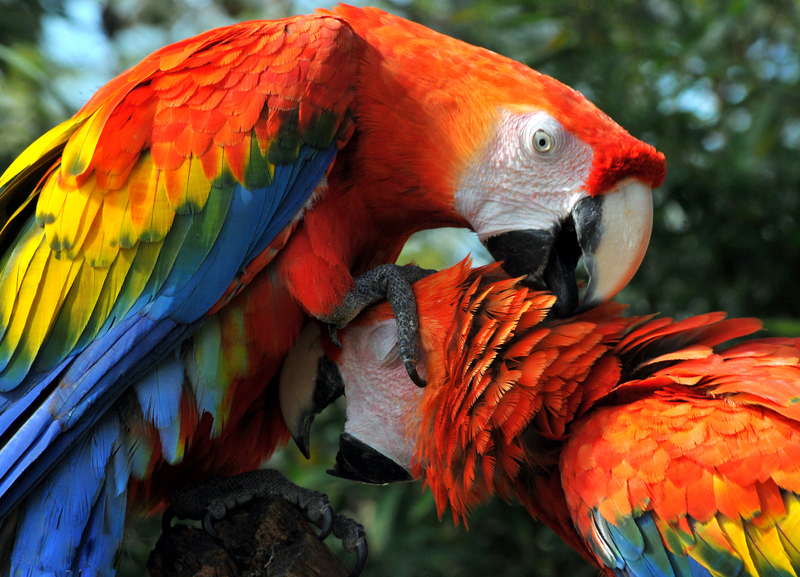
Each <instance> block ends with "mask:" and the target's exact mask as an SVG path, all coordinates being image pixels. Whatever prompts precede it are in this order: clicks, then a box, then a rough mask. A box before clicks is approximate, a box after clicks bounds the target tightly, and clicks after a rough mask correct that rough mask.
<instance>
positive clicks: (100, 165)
mask: <svg viewBox="0 0 800 577" xmlns="http://www.w3.org/2000/svg"><path fill="white" fill-rule="evenodd" d="M664 173H665V164H664V158H663V155H661V154H659V153H658V152H656V151H655V149H653V147H651V146H649V145H647V144H644V143H642V142H640V141H639V140H637V139H635V138H633V137H631V136H630V135H629V134H628V133H627V132H625V131H624V130H623V129H622V128H620V127H619V126H618V125H617V124H615V123H614V122H613V121H612V120H611V119H609V118H608V117H607V116H605V115H604V114H603V113H602V112H600V111H599V110H597V109H596V108H595V107H594V106H593V105H592V104H591V103H589V102H588V101H587V100H586V99H585V98H584V97H582V96H581V95H580V94H579V93H577V92H575V91H574V90H572V89H570V88H568V87H566V86H564V85H562V84H560V83H559V82H557V81H555V80H553V79H551V78H549V77H547V76H544V75H541V74H538V73H537V72H535V71H533V70H530V69H529V68H527V67H525V66H523V65H521V64H518V63H516V62H513V61H511V60H508V59H506V58H503V57H501V56H498V55H496V54H494V53H491V52H489V51H486V50H483V49H480V48H476V47H473V46H469V45H467V44H464V43H462V42H459V41H456V40H454V39H451V38H448V37H446V36H443V35H441V34H437V33H435V32H433V31H431V30H428V29H426V28H424V27H422V26H419V25H417V24H414V23H412V22H408V21H406V20H403V19H401V18H397V17H394V16H391V15H389V14H386V13H384V12H381V11H379V10H373V9H359V8H352V7H340V8H337V9H336V10H334V11H321V12H319V13H317V14H315V15H312V16H298V17H294V18H288V19H284V20H278V21H255V22H244V23H241V24H236V25H233V26H228V27H224V28H219V29H217V30H211V31H209V32H206V33H204V34H201V35H199V36H197V37H194V38H189V39H186V40H184V41H181V42H179V43H177V44H173V45H171V46H168V47H165V48H163V49H161V50H159V51H157V52H155V53H154V54H152V55H150V56H149V57H147V58H146V59H145V60H143V61H142V62H141V63H139V64H137V65H136V66H134V67H133V68H131V69H130V70H128V71H126V72H124V73H122V74H121V75H119V76H118V77H117V78H115V79H114V80H112V81H111V82H109V83H108V84H107V85H105V86H104V87H102V88H101V89H100V90H99V91H98V92H97V93H96V94H95V95H94V96H93V97H92V98H91V100H90V101H89V102H88V103H87V104H86V106H84V107H83V109H81V110H80V111H79V112H78V113H77V114H76V115H75V116H74V117H73V118H71V119H69V120H67V121H66V122H64V123H63V124H61V125H59V126H57V127H56V128H54V129H53V130H51V131H50V132H48V133H47V134H45V135H44V136H43V137H41V138H40V139H39V140H37V141H36V142H35V143H34V144H33V145H31V147H29V148H28V149H27V150H26V151H25V152H24V153H23V154H22V155H21V156H20V157H19V158H18V159H17V160H16V161H15V162H14V163H13V164H12V165H11V166H10V167H9V168H8V169H7V170H6V171H5V173H4V174H3V175H2V177H0V215H2V216H0V218H2V220H0V225H2V229H1V230H0V270H1V271H2V276H0V523H2V530H0V541H2V542H1V543H0V556H2V557H3V562H4V563H5V564H6V566H10V567H13V568H14V569H15V570H18V571H19V572H20V573H21V574H23V575H39V574H50V573H52V572H55V573H58V574H63V573H64V572H65V571H70V570H71V571H80V572H81V574H82V575H91V574H94V573H100V574H102V573H106V574H108V573H112V572H113V567H114V561H115V559H116V558H117V556H118V552H119V547H120V541H121V537H122V531H123V525H124V518H125V514H126V511H127V510H128V509H130V508H142V509H147V510H150V511H157V510H160V509H162V508H163V507H164V506H165V505H166V504H167V502H168V494H169V491H170V489H171V488H172V487H174V486H175V485H180V484H185V483H188V482H191V481H193V480H196V479H199V478H202V477H204V476H206V475H212V474H226V475H230V474H235V473H239V472H242V471H246V470H250V469H253V468H255V467H257V466H258V465H259V464H260V463H261V462H262V461H263V460H264V459H265V458H266V457H267V456H268V455H269V454H270V453H271V452H272V451H273V450H274V449H275V447H276V446H277V445H278V444H279V443H280V442H281V441H282V440H284V439H285V438H287V433H286V428H285V425H284V423H283V421H282V420H281V416H280V413H279V411H278V409H277V404H276V402H275V397H276V395H277V393H276V392H275V390H274V387H273V388H270V387H268V384H269V383H270V382H271V380H272V377H273V376H274V374H275V372H276V370H277V368H278V367H279V365H280V363H281V361H282V359H283V357H284V355H285V354H286V352H287V351H288V350H289V349H290V348H291V346H292V344H293V342H294V341H295V339H296V337H297V335H298V333H299V331H300V327H301V325H302V323H303V320H304V318H305V317H307V316H311V317H315V318H317V319H321V320H323V321H325V322H329V323H332V324H334V325H344V324H346V323H347V321H348V320H350V319H351V318H352V317H353V316H354V315H355V314H357V313H358V311H359V310H360V309H361V308H363V306H365V304H368V303H369V302H373V301H375V300H377V299H379V298H382V297H383V295H385V294H386V293H387V292H388V293H389V294H390V295H391V294H394V293H395V292H397V290H399V292H400V293H402V292H403V291H402V288H403V286H406V287H407V283H406V284H405V285H403V282H405V279H403V278H401V277H402V274H400V273H398V272H397V270H396V269H392V268H388V269H387V268H383V269H380V270H378V269H377V268H376V267H378V265H383V264H385V263H391V262H393V261H394V260H395V258H396V257H397V255H398V253H399V251H400V249H401V248H402V246H403V244H404V242H405V240H406V239H407V238H408V237H409V235H411V234H412V233H414V232H416V231H418V230H421V229H424V228H430V227H437V226H466V227H470V228H472V229H473V230H475V231H476V232H477V233H478V235H479V236H480V238H481V239H482V240H484V241H485V242H486V244H487V246H488V247H489V249H490V250H491V251H492V252H493V253H494V254H495V255H496V256H497V257H498V258H500V259H502V260H504V261H505V263H506V264H505V266H506V267H507V268H508V269H509V270H510V271H511V272H512V273H513V274H526V275H529V277H530V281H531V282H532V283H535V284H538V285H539V286H550V287H551V288H553V290H558V291H560V294H561V295H562V298H561V300H560V303H561V304H562V305H563V307H564V310H565V311H569V310H571V309H574V308H575V306H576V305H577V290H575V283H574V280H570V278H571V272H572V269H573V268H574V264H575V261H576V260H577V258H578V256H579V255H580V254H581V252H582V253H583V254H584V256H585V257H586V262H587V266H588V268H589V270H590V272H591V280H590V288H589V295H588V296H587V297H586V298H585V299H584V306H591V305H593V304H596V303H597V302H600V301H603V300H605V299H607V298H610V296H611V295H613V294H614V293H615V292H617V291H618V290H619V289H620V288H621V286H623V285H624V284H625V283H626V282H627V281H628V280H629V279H630V277H631V276H632V274H633V273H634V271H635V270H636V268H637V267H638V265H639V262H640V261H641V258H642V255H643V254H644V250H645V248H646V245H647V241H648V239H649V233H650V225H651V220H652V203H651V194H650V190H651V188H653V187H656V186H658V185H659V184H660V183H661V181H662V180H663V178H664ZM368 271H369V272H368ZM376 271H377V272H376ZM362 273H367V274H366V275H365V276H359V275H362ZM396 286H399V287H400V289H397V290H395V289H396ZM401 300H402V299H401ZM402 302H405V304H406V305H408V306H409V307H410V306H411V305H410V304H409V303H408V302H407V300H406V301H402ZM409 310H410V312H409V313H408V314H407V318H408V322H405V323H404V324H403V327H401V329H402V330H403V331H405V332H404V334H405V335H406V337H407V338H406V340H405V341H404V342H405V343H406V347H405V348H404V351H403V353H402V354H403V356H404V360H405V362H406V364H407V366H408V367H409V374H410V375H412V376H414V365H415V363H416V358H415V351H416V346H415V345H414V343H413V338H414V336H415V334H416V333H415V329H414V327H415V324H414V314H413V308H411V309H409Z"/></svg>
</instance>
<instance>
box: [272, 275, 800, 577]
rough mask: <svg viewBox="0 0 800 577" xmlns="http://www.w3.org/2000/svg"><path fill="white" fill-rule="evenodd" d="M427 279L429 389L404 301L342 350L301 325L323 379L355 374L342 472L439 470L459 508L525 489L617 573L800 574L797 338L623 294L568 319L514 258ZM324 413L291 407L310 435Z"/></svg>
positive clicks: (548, 517)
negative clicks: (408, 364) (522, 276)
mask: <svg viewBox="0 0 800 577" xmlns="http://www.w3.org/2000/svg"><path fill="white" fill-rule="evenodd" d="M414 292H415V295H416V299H417V307H418V312H419V322H420V339H421V343H422V346H421V348H422V351H423V353H422V354H423V359H424V360H423V363H422V364H423V365H424V370H423V371H421V372H423V373H424V374H425V378H426V379H427V382H428V385H427V387H426V388H425V389H419V388H417V387H414V386H413V385H412V384H410V383H409V382H408V380H407V379H406V378H405V371H404V369H403V366H402V363H400V362H399V358H398V352H397V342H398V335H397V330H396V329H395V328H394V326H393V323H392V313H391V310H390V307H389V306H388V305H385V304H382V305H379V306H376V307H373V308H371V309H369V310H368V311H365V312H364V313H362V315H361V316H360V317H359V318H358V319H356V320H355V321H354V322H353V323H351V324H350V325H349V326H348V327H347V328H346V329H345V330H344V331H342V333H341V344H342V347H341V348H338V347H336V346H333V345H332V344H331V343H330V341H329V340H328V338H327V335H326V334H325V332H324V331H320V330H319V327H318V326H317V325H316V324H315V323H314V322H313V321H312V322H310V323H309V324H308V325H307V327H306V328H305V329H304V332H303V336H302V337H301V341H303V340H306V341H308V340H311V341H314V342H315V343H316V344H315V346H314V347H311V346H309V345H306V346H305V347H304V349H303V350H304V351H306V352H305V353H304V354H310V355H312V357H314V356H322V358H324V359H327V362H329V363H332V364H333V365H335V367H336V374H335V376H334V377H331V376H330V373H331V369H330V367H328V369H327V373H328V374H327V376H325V377H324V378H321V379H319V381H318V385H317V386H318V387H323V388H325V387H326V384H327V383H330V382H332V381H335V380H337V379H338V380H339V381H340V382H341V390H342V392H343V393H344V394H345V395H346V398H347V409H346V410H347V420H346V422H345V427H344V432H343V433H342V435H341V438H340V451H339V454H338V455H337V459H336V469H335V471H336V472H337V473H338V474H340V475H341V476H343V477H346V478H350V479H357V480H360V481H366V482H373V483H387V482H394V481H401V480H411V479H422V480H423V481H424V483H425V484H426V485H427V486H428V487H429V488H430V489H431V491H432V492H433V495H434V497H435V500H436V503H437V507H438V510H439V514H440V515H442V513H443V512H444V510H445V508H446V507H447V506H448V505H449V506H450V508H451V510H452V514H453V517H454V520H455V521H456V522H458V521H459V520H461V519H463V520H464V521H465V522H466V520H467V516H468V512H469V511H470V510H471V509H473V508H474V507H475V506H477V505H478V504H479V503H481V502H483V501H485V500H486V499H488V498H489V497H490V496H492V495H495V494H496V495H499V496H500V497H502V498H503V499H505V500H508V501H519V502H521V503H522V504H523V505H524V506H525V507H526V508H527V510H528V511H529V513H530V514H531V515H533V516H535V517H538V518H540V519H541V520H542V521H544V522H545V523H546V524H547V525H548V526H549V527H550V528H552V529H553V530H554V531H555V532H556V533H557V534H558V535H559V536H560V537H561V538H562V539H563V540H564V541H565V542H566V543H567V544H568V545H570V546H571V547H573V548H574V549H575V550H577V551H578V552H579V553H580V554H581V555H583V557H584V558H586V559H587V560H588V561H590V562H591V563H594V564H595V565H596V566H597V567H598V568H600V569H601V570H602V571H603V573H604V574H607V575H610V576H611V575H617V576H631V577H633V576H635V577H643V576H648V577H662V576H674V577H698V576H705V577H712V576H714V577H717V576H735V575H741V576H749V577H757V576H766V575H797V574H800V555H798V553H797V551H798V550H800V409H798V404H797V399H798V397H800V338H757V339H751V340H743V341H741V339H740V338H741V337H745V336H747V335H751V334H752V333H753V332H755V331H758V330H759V329H760V328H761V323H760V322H759V321H758V320H756V319H747V318H743V319H725V315H724V314H723V313H710V314H704V315H700V316H696V317H691V318H688V319H685V320H683V321H679V322H675V321H673V320H672V319H670V318H663V317H654V316H651V317H625V316H623V315H622V311H623V309H624V306H622V305H620V304H616V303H606V304H604V305H601V306H599V307H597V308H595V309H593V310H591V311H588V312H585V313H582V314H578V315H576V316H574V317H570V318H564V319H560V318H558V317H556V316H555V315H554V314H553V313H552V307H553V303H554V301H555V298H554V296H553V295H552V294H551V293H548V292H541V291H536V290H532V289H530V288H529V287H527V286H526V285H525V284H524V283H522V282H520V281H519V280H518V279H509V278H508V277H507V276H506V275H505V274H504V273H503V272H502V271H501V270H500V269H499V268H498V266H497V265H489V266H487V267H484V268H479V269H475V270H470V269H469V265H468V263H463V262H462V263H461V264H459V265H456V266H454V267H452V268H450V269H447V270H444V271H441V272H439V273H437V274H434V275H431V276H428V277H427V278H424V279H423V280H420V281H419V282H417V283H416V284H415V285H414ZM731 340H734V341H741V342H738V344H733V345H726V344H725V343H726V342H728V341H731ZM292 354H293V355H296V354H298V353H295V352H293V353H292ZM320 366H322V365H320ZM281 378H282V379H286V380H291V379H292V378H293V375H292V373H290V372H287V373H286V374H285V375H282V376H281ZM310 383H313V381H309V380H306V381H304V382H303V383H296V384H297V385H298V386H300V387H304V386H305V387H308V386H312V385H311V384H310ZM287 385H288V383H286V384H284V383H282V386H287ZM306 398H311V395H307V396H306ZM308 408H309V406H308V404H307V403H306V404H304V405H300V406H299V407H297V406H291V405H290V406H288V410H289V416H287V424H288V425H289V428H290V430H291V431H292V434H293V435H294V436H295V437H296V438H297V437H299V438H300V443H306V444H307V442H308V441H307V439H304V438H303V437H304V435H306V434H307V426H306V425H307V423H306V422H305V421H304V420H303V417H302V415H303V411H305V414H306V415H308V414H309V413H308ZM323 408H324V407H322V406H313V410H314V411H317V412H318V411H320V410H322V409H323ZM299 425H303V426H302V427H300V426H299ZM376 463H379V464H380V465H378V466H376Z"/></svg>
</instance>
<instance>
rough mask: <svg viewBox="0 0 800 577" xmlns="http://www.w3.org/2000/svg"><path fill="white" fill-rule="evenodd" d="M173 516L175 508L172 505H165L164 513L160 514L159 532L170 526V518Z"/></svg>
mask: <svg viewBox="0 0 800 577" xmlns="http://www.w3.org/2000/svg"><path fill="white" fill-rule="evenodd" d="M174 518H175V510H174V509H173V508H172V507H167V508H166V510H165V511H164V514H163V515H161V532H162V533H163V532H164V531H166V530H167V529H169V528H170V527H172V520H173V519H174Z"/></svg>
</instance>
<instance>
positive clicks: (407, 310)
mask: <svg viewBox="0 0 800 577" xmlns="http://www.w3.org/2000/svg"><path fill="white" fill-rule="evenodd" d="M433 272H435V271H433V270H429V269H423V268H420V267H418V266H399V265H396V264H385V265H381V266H378V267H375V268H373V269H372V270H369V271H367V272H365V273H364V274H362V275H360V276H358V277H356V279H355V286H354V287H353V289H352V290H351V291H350V292H349V293H347V295H346V296H345V300H344V302H342V303H341V304H340V305H339V306H338V307H336V309H335V310H334V311H333V312H332V313H331V314H329V315H327V316H325V317H321V318H320V320H321V321H323V322H327V323H328V334H329V335H330V338H331V341H332V342H333V343H334V344H335V345H336V346H338V347H341V346H342V345H341V343H340V341H339V336H338V333H337V331H338V329H339V328H341V327H344V326H346V325H347V323H349V322H350V321H351V320H353V319H354V318H355V317H356V316H357V315H358V313H360V312H361V311H362V310H364V309H365V308H367V307H368V306H370V305H372V304H375V303H377V302H380V301H382V300H383V299H386V300H388V301H389V304H390V305H391V307H392V312H393V313H394V316H395V321H396V323H397V334H398V341H399V348H400V356H401V358H402V359H403V362H404V363H405V366H406V370H407V371H408V376H409V378H410V379H411V380H412V381H413V382H414V384H415V385H417V386H418V387H424V386H425V384H426V382H425V380H424V379H422V378H421V377H420V376H419V373H418V372H417V369H416V365H417V363H419V359H420V354H419V343H418V340H417V327H418V324H419V323H418V319H417V302H416V299H415V298H414V291H413V290H412V288H411V285H412V284H413V283H415V282H416V281H418V280H420V279H422V278H425V277H426V276H428V275H429V274H431V273H433Z"/></svg>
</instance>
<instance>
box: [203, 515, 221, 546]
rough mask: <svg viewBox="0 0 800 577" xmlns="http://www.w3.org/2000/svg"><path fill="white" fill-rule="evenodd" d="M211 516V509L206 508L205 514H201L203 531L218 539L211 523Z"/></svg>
mask: <svg viewBox="0 0 800 577" xmlns="http://www.w3.org/2000/svg"><path fill="white" fill-rule="evenodd" d="M211 521H212V516H211V509H206V512H205V515H203V523H202V525H203V531H205V532H206V534H208V536H209V537H213V538H214V539H219V534H218V533H217V531H216V529H214V526H213V525H212V524H211Z"/></svg>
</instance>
